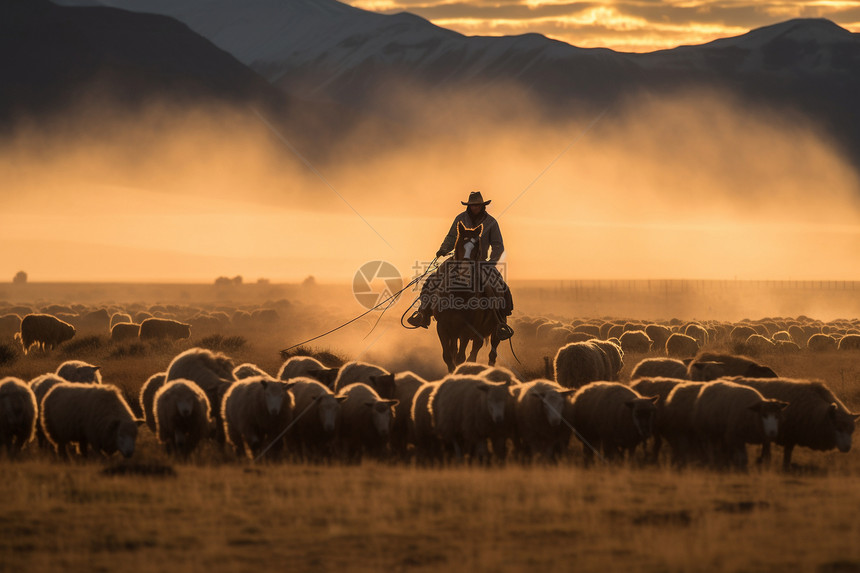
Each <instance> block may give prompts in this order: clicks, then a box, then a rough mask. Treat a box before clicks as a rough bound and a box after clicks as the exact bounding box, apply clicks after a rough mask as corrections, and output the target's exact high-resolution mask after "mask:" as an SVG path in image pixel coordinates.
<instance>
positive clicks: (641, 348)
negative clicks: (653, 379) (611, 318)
mask: <svg viewBox="0 0 860 573" xmlns="http://www.w3.org/2000/svg"><path fill="white" fill-rule="evenodd" d="M619 340H620V341H621V349H622V350H623V351H624V352H625V353H628V352H636V353H640V354H644V353H646V352H650V351H651V343H652V341H651V338H650V337H649V336H648V335H647V334H645V331H644V330H627V331H625V332H624V333H623V334H622V335H621V337H620V338H619Z"/></svg>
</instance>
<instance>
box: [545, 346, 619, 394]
mask: <svg viewBox="0 0 860 573" xmlns="http://www.w3.org/2000/svg"><path fill="white" fill-rule="evenodd" d="M605 356H606V354H605V353H604V351H603V350H601V349H600V348H599V347H597V346H595V345H594V344H592V343H591V342H571V343H570V344H566V345H564V346H562V347H561V348H559V349H558V352H556V355H555V361H554V363H553V366H554V371H555V381H556V382H557V383H558V384H560V385H561V386H564V387H565V388H579V387H581V386H584V385H585V384H588V383H589V382H595V381H597V380H602V379H604V378H606V366H605V363H604V360H605Z"/></svg>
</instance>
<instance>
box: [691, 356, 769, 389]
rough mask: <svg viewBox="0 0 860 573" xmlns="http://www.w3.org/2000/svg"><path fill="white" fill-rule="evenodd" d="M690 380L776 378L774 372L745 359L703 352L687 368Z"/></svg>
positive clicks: (744, 357) (743, 357)
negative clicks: (739, 377)
mask: <svg viewBox="0 0 860 573" xmlns="http://www.w3.org/2000/svg"><path fill="white" fill-rule="evenodd" d="M687 372H688V373H689V378H690V380H693V381H696V382H709V381H711V380H716V379H717V378H722V377H724V376H746V377H748V378H777V374H776V372H774V371H773V370H772V369H771V368H769V367H767V366H764V365H762V364H759V363H757V362H755V361H754V360H751V359H750V358H747V357H746V356H735V355H732V354H716V353H712V352H704V353H702V354H701V355H699V356H698V357H697V358H696V359H695V360H693V361H692V362H690V364H689V366H688V367H687Z"/></svg>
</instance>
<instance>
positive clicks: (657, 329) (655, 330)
mask: <svg viewBox="0 0 860 573" xmlns="http://www.w3.org/2000/svg"><path fill="white" fill-rule="evenodd" d="M645 334H647V335H648V338H650V339H651V342H652V343H653V345H654V346H653V348H655V349H657V348H665V347H666V341H667V340H669V337H670V336H672V330H671V329H669V327H667V326H663V325H662V324H649V325H648V326H646V327H645Z"/></svg>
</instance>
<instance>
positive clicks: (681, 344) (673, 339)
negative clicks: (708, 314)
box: [665, 332, 699, 358]
mask: <svg viewBox="0 0 860 573" xmlns="http://www.w3.org/2000/svg"><path fill="white" fill-rule="evenodd" d="M665 348H666V356H668V357H670V358H691V357H693V356H695V355H696V354H697V353H698V352H699V343H698V341H696V339H695V338H693V337H692V336H687V335H686V334H680V333H678V332H675V333H672V336H670V337H669V338H668V339H667V340H666V346H665Z"/></svg>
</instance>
